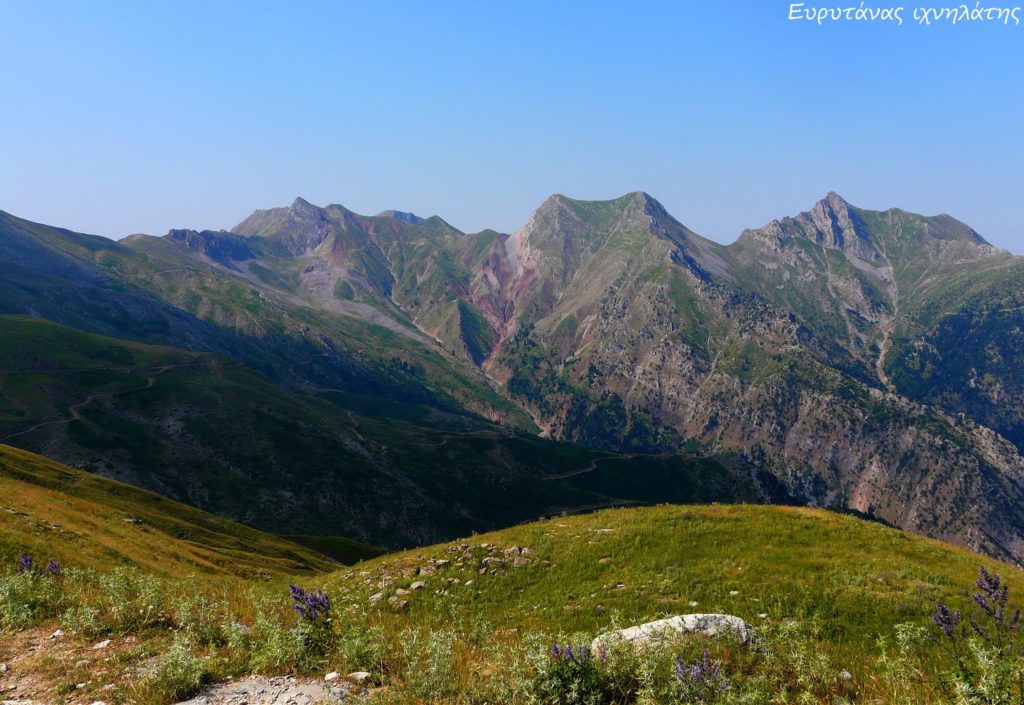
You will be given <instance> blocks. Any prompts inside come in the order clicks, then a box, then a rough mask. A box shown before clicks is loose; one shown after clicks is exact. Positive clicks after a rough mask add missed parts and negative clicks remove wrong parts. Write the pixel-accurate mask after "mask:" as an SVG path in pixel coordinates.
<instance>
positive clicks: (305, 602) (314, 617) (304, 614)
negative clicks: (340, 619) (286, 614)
mask: <svg viewBox="0 0 1024 705" xmlns="http://www.w3.org/2000/svg"><path fill="white" fill-rule="evenodd" d="M288 590H289V592H290V593H291V596H292V608H293V609H294V610H295V612H296V614H298V615H299V619H301V620H303V621H305V622H309V623H311V624H324V623H326V622H327V621H328V620H329V619H330V617H331V600H330V598H329V597H328V596H327V593H326V592H324V591H323V590H316V591H314V590H309V591H306V590H304V589H302V588H301V587H299V586H298V585H289V586H288Z"/></svg>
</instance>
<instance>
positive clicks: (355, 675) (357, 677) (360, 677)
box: [346, 671, 370, 685]
mask: <svg viewBox="0 0 1024 705" xmlns="http://www.w3.org/2000/svg"><path fill="white" fill-rule="evenodd" d="M346 678H348V679H349V680H350V681H353V682H355V683H357V684H359V685H364V684H366V683H368V682H369V680H370V674H369V673H368V672H367V671H353V672H352V673H349V674H348V675H347V676H346Z"/></svg>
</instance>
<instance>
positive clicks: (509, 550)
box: [505, 546, 522, 558]
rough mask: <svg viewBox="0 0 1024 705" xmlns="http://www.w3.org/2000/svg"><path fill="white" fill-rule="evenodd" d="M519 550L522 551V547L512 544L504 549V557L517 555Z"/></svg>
mask: <svg viewBox="0 0 1024 705" xmlns="http://www.w3.org/2000/svg"><path fill="white" fill-rule="evenodd" d="M521 552H522V549H521V548H519V546H513V547H512V548H506V549H505V557H506V558H512V557H513V556H518V555H519V554H520V553H521Z"/></svg>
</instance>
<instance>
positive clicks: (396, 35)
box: [0, 0, 1024, 253]
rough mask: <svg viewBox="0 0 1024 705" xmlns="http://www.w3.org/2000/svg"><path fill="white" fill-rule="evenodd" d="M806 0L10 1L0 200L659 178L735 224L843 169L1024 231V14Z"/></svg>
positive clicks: (501, 208) (497, 222) (482, 209)
mask: <svg viewBox="0 0 1024 705" xmlns="http://www.w3.org/2000/svg"><path fill="white" fill-rule="evenodd" d="M808 4H809V5H813V4H814V3H808ZM831 4H832V5H833V6H834V5H835V4H836V3H835V2H834V1H833V2H832V3H831ZM840 4H845V3H840ZM848 4H850V5H853V6H857V5H858V4H859V2H853V1H852V0H850V2H849V3H848ZM867 4H868V5H871V4H872V3H867ZM881 4H883V5H888V4H890V3H881ZM891 4H898V2H897V3H891ZM920 4H928V3H927V2H925V0H919V1H918V2H917V3H908V4H907V8H908V9H907V13H908V14H909V13H910V12H911V11H912V8H913V7H914V6H915V5H920ZM930 4H931V5H932V6H941V5H942V4H943V3H936V2H931V3H930ZM1011 4H1012V3H1011ZM971 5H972V6H973V3H971ZM788 9H789V2H783V1H779V0H750V1H749V2H726V1H725V0H708V1H707V2H697V1H688V0H675V1H673V2H665V3H648V4H634V3H628V4H627V3H625V2H622V3H603V2H578V3H562V2H550V1H545V2H526V1H523V2H465V3H446V2H427V1H423V2H416V3H401V2H379V3H378V2H372V3H370V2H360V3H354V2H353V3H344V2H287V3H286V2H280V3H240V2H239V3H233V2H211V1H209V0H206V1H204V2H144V3H129V2H109V3H105V2H60V3H49V2H14V1H13V0H0V26H3V28H4V31H3V40H2V42H0V209H3V210H7V211H9V212H12V213H15V214H17V215H21V216H23V217H27V218H31V219H33V220H39V221H43V222H48V223H53V224H58V225H62V226H65V227H69V228H72V229H75V230H80V231H85V232H94V233H100V234H104V235H109V236H113V237H120V236H123V235H125V234H128V233H132V232H147V233H151V234H162V233H163V232H165V231H166V230H167V229H169V228H171V227H194V228H213V229H216V228H222V227H230V226H232V225H233V224H235V223H236V222H238V221H239V220H241V219H242V218H243V217H244V216H246V215H247V214H248V213H249V212H251V211H252V210H253V209H255V208H266V207H271V206H276V205H286V204H288V203H290V202H291V200H292V199H293V198H294V197H295V196H297V195H302V196H304V197H305V198H307V199H308V200H310V201H312V202H314V203H317V204H321V205H322V204H326V203H341V204H344V205H346V206H348V207H350V208H352V209H353V210H356V211H358V212H362V213H374V212H377V211H379V210H382V209H385V208H398V209H402V210H412V211H415V212H417V213H420V214H422V215H429V214H433V213H437V214H439V215H441V216H442V217H444V218H446V219H447V220H449V221H450V222H451V223H452V224H454V225H456V226H457V227H460V228H462V229H464V230H478V229H481V228H484V227H494V228H497V229H500V230H506V231H511V230H514V229H515V228H517V227H518V226H519V225H521V224H522V223H523V222H524V221H525V220H526V218H527V217H528V216H529V213H530V211H531V210H532V209H533V208H535V207H536V206H537V205H538V204H539V203H540V202H541V201H542V200H543V199H544V198H545V197H546V196H548V195H549V194H551V193H553V192H560V193H565V194H567V195H570V196H573V197H577V198H593V199H599V198H611V197H614V196H618V195H621V194H623V193H625V192H628V191H633V190H638V189H642V190H645V191H648V192H650V193H651V194H653V195H654V196H655V197H657V198H658V199H659V200H661V201H662V202H663V203H664V204H665V206H666V207H667V208H668V210H669V211H670V212H672V213H673V214H674V215H675V216H676V217H677V218H679V219H680V220H681V221H683V222H684V223H686V224H687V225H689V226H690V227H691V228H693V229H695V230H697V231H698V232H701V233H703V234H705V235H707V236H709V237H711V238H713V239H716V240H719V241H722V242H730V241H732V240H733V239H735V237H736V236H737V235H738V234H739V233H740V231H741V230H742V229H743V228H745V227H753V226H759V225H762V224H764V223H765V222H767V221H769V220H771V219H773V218H775V217H779V216H783V215H789V214H795V213H796V212H798V211H800V210H805V209H806V208H807V207H809V206H810V205H811V204H812V203H813V202H814V201H816V200H817V199H818V198H820V197H822V196H823V195H824V194H825V193H826V192H827V191H829V190H835V191H838V192H839V193H840V194H842V195H844V196H845V197H846V198H847V199H848V200H849V201H851V202H853V203H854V204H856V205H860V206H864V207H868V208H887V207H890V206H899V207H902V208H906V209H908V210H913V211H917V212H923V213H926V214H934V213H939V212H948V213H950V214H952V215H955V216H957V217H959V218H960V219H962V220H964V221H966V222H968V223H969V224H970V225H972V226H973V227H975V228H976V229H977V230H978V231H980V232H981V233H982V234H983V235H985V236H986V237H987V238H988V239H989V240H991V241H992V242H994V243H995V244H997V245H1000V246H1003V247H1007V248H1009V249H1012V250H1014V251H1015V252H1018V253H1024V227H1022V226H1021V215H1020V204H1021V203H1024V137H1022V134H1021V129H1022V126H1024V90H1022V87H1024V27H1014V26H1010V27H1005V26H1002V25H991V24H989V25H960V26H957V27H950V26H941V27H934V26H933V27H930V28H922V27H918V26H916V25H914V24H913V21H912V19H911V18H907V21H906V23H905V24H904V26H903V27H896V26H892V25H891V24H887V23H885V24H882V23H876V24H870V23H868V24H865V23H844V24H840V25H835V24H831V25H826V26H821V27H819V26H817V25H813V24H810V25H809V24H806V23H797V22H790V21H789V20H788V19H787V14H788Z"/></svg>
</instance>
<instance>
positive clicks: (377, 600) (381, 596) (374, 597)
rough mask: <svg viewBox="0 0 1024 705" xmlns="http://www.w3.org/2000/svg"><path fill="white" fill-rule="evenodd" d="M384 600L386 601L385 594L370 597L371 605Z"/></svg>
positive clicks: (377, 593)
mask: <svg viewBox="0 0 1024 705" xmlns="http://www.w3.org/2000/svg"><path fill="white" fill-rule="evenodd" d="M383 599H384V593H383V592H375V593H373V594H372V595H370V604H371V605H372V604H373V603H375V602H380V601H381V600H383Z"/></svg>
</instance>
